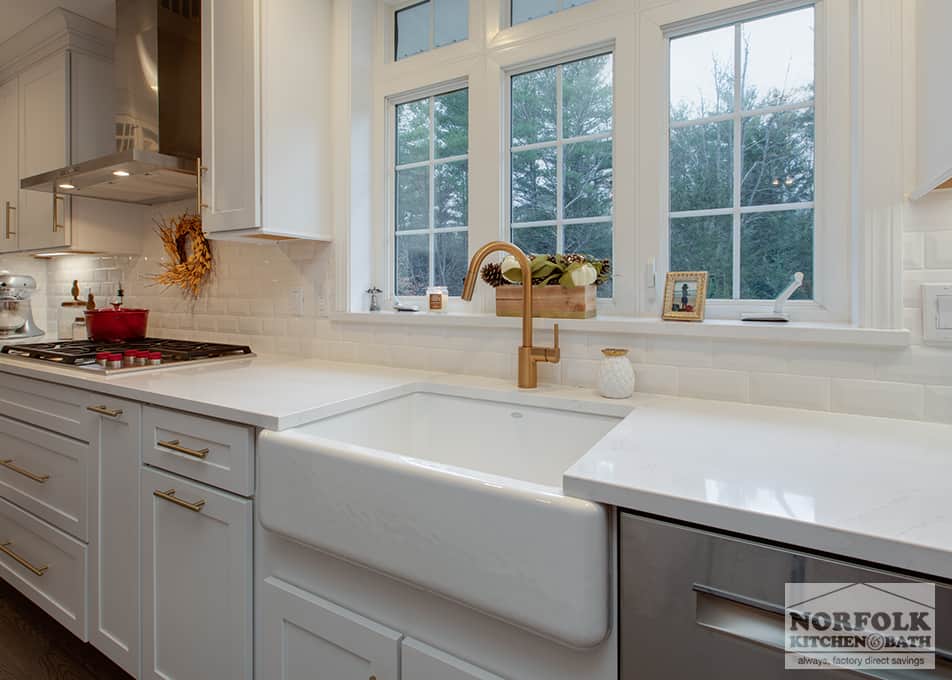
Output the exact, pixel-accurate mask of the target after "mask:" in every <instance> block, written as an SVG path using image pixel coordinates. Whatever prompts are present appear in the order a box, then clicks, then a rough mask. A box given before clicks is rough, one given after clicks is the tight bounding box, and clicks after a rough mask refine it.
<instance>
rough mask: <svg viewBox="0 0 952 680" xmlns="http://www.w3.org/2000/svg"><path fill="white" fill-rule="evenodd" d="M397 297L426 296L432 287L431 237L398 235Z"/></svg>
mask: <svg viewBox="0 0 952 680" xmlns="http://www.w3.org/2000/svg"><path fill="white" fill-rule="evenodd" d="M396 278H397V280H396V291H397V295H426V289H427V286H429V285H430V237H429V236H427V235H426V234H403V235H400V234H398V235H397V267H396Z"/></svg>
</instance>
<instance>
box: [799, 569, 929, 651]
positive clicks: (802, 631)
mask: <svg viewBox="0 0 952 680" xmlns="http://www.w3.org/2000/svg"><path fill="white" fill-rule="evenodd" d="M785 590H786V592H785V616H784V624H785V629H784V649H785V651H786V654H785V655H784V668H786V669H788V670H800V669H803V670H811V669H812V670H815V669H817V668H820V667H827V668H828V667H836V668H851V669H853V670H864V669H886V668H891V669H899V668H906V669H923V670H931V669H934V668H935V634H936V631H935V623H936V616H935V584H932V583H788V584H787V585H786V589H785Z"/></svg>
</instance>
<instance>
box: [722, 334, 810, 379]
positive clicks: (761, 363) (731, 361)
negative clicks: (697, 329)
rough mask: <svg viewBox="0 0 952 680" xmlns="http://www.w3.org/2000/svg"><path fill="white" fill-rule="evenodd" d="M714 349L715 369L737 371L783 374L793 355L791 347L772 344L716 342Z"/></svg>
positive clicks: (735, 341) (736, 341)
mask: <svg viewBox="0 0 952 680" xmlns="http://www.w3.org/2000/svg"><path fill="white" fill-rule="evenodd" d="M712 347H713V364H714V368H729V369H732V370H735V371H765V372H770V373H783V372H785V371H786V370H787V357H788V355H789V354H791V348H790V347H789V346H787V345H777V344H772V343H756V342H743V341H738V340H714V341H713V343H712Z"/></svg>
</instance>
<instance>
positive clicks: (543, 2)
mask: <svg viewBox="0 0 952 680" xmlns="http://www.w3.org/2000/svg"><path fill="white" fill-rule="evenodd" d="M591 1H592V0H512V21H511V23H512V25H513V26H515V25H516V24H521V23H524V22H526V21H531V20H532V19H538V18H539V17H544V16H546V15H548V14H555V13H556V12H559V11H561V10H563V9H569V8H570V7H578V6H579V5H585V4H588V3H589V2H591Z"/></svg>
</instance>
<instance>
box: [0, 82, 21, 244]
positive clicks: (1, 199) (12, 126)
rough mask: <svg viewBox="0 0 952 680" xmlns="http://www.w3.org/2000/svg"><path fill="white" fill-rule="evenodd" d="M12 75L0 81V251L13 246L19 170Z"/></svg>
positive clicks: (15, 83) (15, 93)
mask: <svg viewBox="0 0 952 680" xmlns="http://www.w3.org/2000/svg"><path fill="white" fill-rule="evenodd" d="M17 95H18V93H17V81H16V79H15V78H14V79H13V80H10V81H8V82H6V83H4V84H3V85H0V210H2V212H0V253H10V252H13V251H15V250H16V249H17V247H18V245H17V244H18V238H17V206H18V204H19V193H20V174H19V171H18V168H19V161H18V158H17V149H18V142H17V138H18V130H19V119H20V114H19V106H20V104H19V101H20V100H19V97H18V96H17Z"/></svg>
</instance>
